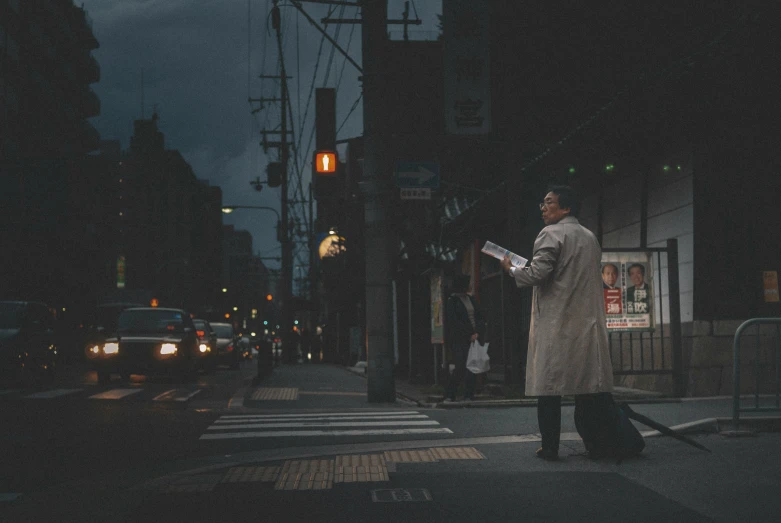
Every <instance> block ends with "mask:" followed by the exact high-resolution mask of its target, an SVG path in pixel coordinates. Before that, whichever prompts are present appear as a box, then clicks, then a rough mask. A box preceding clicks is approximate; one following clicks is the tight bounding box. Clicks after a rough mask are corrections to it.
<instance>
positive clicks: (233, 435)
mask: <svg viewBox="0 0 781 523" xmlns="http://www.w3.org/2000/svg"><path fill="white" fill-rule="evenodd" d="M452 433H453V431H452V430H450V429H446V428H436V429H374V430H372V429H369V430H270V431H266V432H229V433H222V434H221V433H211V434H204V435H202V436H201V437H200V439H202V440H210V439H238V438H279V437H288V438H289V437H315V436H394V435H412V434H452Z"/></svg>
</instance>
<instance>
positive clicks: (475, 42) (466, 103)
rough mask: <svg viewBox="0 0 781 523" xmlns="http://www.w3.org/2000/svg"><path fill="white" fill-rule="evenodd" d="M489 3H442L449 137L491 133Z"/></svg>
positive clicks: (457, 0)
mask: <svg viewBox="0 0 781 523" xmlns="http://www.w3.org/2000/svg"><path fill="white" fill-rule="evenodd" d="M487 3H488V2H486V0H448V1H447V2H443V3H442V29H443V31H442V52H443V64H444V81H445V86H444V87H445V92H444V94H445V133H447V134H487V133H489V132H491V75H490V71H489V64H490V62H491V60H490V41H489V31H490V24H489V22H490V20H489V13H490V12H491V9H490V8H489V6H488V5H487Z"/></svg>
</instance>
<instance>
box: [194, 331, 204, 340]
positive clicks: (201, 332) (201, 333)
mask: <svg viewBox="0 0 781 523" xmlns="http://www.w3.org/2000/svg"><path fill="white" fill-rule="evenodd" d="M195 332H196V333H197V334H198V337H199V338H203V337H204V335H206V331H195Z"/></svg>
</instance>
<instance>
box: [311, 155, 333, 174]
mask: <svg viewBox="0 0 781 523" xmlns="http://www.w3.org/2000/svg"><path fill="white" fill-rule="evenodd" d="M312 164H313V165H314V168H315V175H317V176H323V175H325V176H335V175H336V170H337V169H338V168H339V159H338V157H337V155H336V151H315V157H314V160H313V161H312Z"/></svg>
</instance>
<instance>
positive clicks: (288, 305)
mask: <svg viewBox="0 0 781 523" xmlns="http://www.w3.org/2000/svg"><path fill="white" fill-rule="evenodd" d="M271 23H272V26H273V28H274V30H275V31H276V33H277V48H278V49H279V67H280V76H281V77H282V79H281V81H280V85H281V89H280V99H281V111H280V130H281V132H282V137H281V138H280V142H281V145H280V150H279V160H280V162H281V163H282V186H281V187H280V189H281V199H282V213H281V214H282V216H281V219H280V222H281V223H280V231H279V235H280V239H281V241H282V288H281V289H280V290H281V292H282V296H281V299H282V310H281V311H280V316H281V322H280V327H281V328H282V347H283V349H284V351H285V354H286V356H287V362H288V363H294V362H295V361H296V354H295V353H294V352H293V347H292V346H291V345H292V337H291V335H290V333H291V329H292V327H293V248H292V245H291V243H290V231H289V230H288V228H289V224H288V220H289V218H288V201H287V186H288V163H289V159H290V151H289V150H288V143H287V73H286V71H285V60H284V57H283V53H282V15H281V13H280V12H279V6H278V5H277V0H274V7H273V8H272V9H271Z"/></svg>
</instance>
